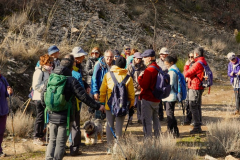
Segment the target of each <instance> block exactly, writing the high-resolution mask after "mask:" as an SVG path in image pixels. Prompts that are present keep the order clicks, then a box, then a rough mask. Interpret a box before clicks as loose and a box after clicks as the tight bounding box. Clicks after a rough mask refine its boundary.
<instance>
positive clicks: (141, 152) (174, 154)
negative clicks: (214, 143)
mask: <svg viewBox="0 0 240 160" xmlns="http://www.w3.org/2000/svg"><path fill="white" fill-rule="evenodd" d="M121 146H122V148H123V151H124V153H125V155H126V157H127V159H136V160H138V159H139V160H140V159H141V160H150V159H155V160H170V159H171V160H177V159H179V157H181V159H187V160H193V159H196V157H197V154H196V151H194V150H191V149H187V148H183V147H181V148H180V147H177V145H176V139H174V138H173V136H172V135H171V134H169V135H161V136H160V137H159V138H157V139H156V138H152V139H148V140H144V142H142V140H140V139H138V138H137V137H134V136H133V135H130V136H129V137H127V138H125V139H123V140H122V141H121ZM113 158H114V159H122V158H123V154H122V152H121V150H120V148H119V147H117V154H116V155H114V157H113Z"/></svg>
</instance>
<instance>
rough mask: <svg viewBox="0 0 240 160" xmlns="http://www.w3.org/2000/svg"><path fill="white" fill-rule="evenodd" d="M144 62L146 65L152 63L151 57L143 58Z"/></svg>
mask: <svg viewBox="0 0 240 160" xmlns="http://www.w3.org/2000/svg"><path fill="white" fill-rule="evenodd" d="M142 60H143V62H144V64H145V65H148V64H149V62H150V61H151V57H143V58H142Z"/></svg>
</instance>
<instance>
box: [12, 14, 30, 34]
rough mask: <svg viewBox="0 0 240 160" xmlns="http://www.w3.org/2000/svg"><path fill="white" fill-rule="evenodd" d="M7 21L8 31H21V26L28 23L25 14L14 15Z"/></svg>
mask: <svg viewBox="0 0 240 160" xmlns="http://www.w3.org/2000/svg"><path fill="white" fill-rule="evenodd" d="M7 21H8V27H9V30H10V31H15V30H18V31H21V30H22V28H23V26H24V25H25V24H26V23H27V22H28V14H27V12H21V13H14V14H13V15H12V16H10V17H9V18H8V19H7Z"/></svg>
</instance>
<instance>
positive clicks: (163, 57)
mask: <svg viewBox="0 0 240 160" xmlns="http://www.w3.org/2000/svg"><path fill="white" fill-rule="evenodd" d="M167 56H168V54H160V59H161V60H163V61H164V60H165V58H166V57H167Z"/></svg>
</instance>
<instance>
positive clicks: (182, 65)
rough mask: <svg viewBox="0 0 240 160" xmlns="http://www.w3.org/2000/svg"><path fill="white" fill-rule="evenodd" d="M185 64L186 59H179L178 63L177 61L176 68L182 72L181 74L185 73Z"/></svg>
mask: <svg viewBox="0 0 240 160" xmlns="http://www.w3.org/2000/svg"><path fill="white" fill-rule="evenodd" d="M185 62H186V60H185V59H180V58H179V59H178V61H177V63H176V66H177V67H178V68H179V70H180V71H181V72H183V71H184V66H185Z"/></svg>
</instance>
